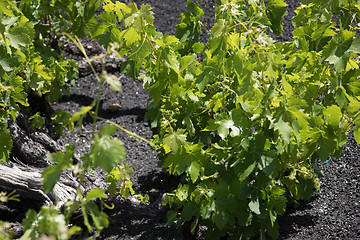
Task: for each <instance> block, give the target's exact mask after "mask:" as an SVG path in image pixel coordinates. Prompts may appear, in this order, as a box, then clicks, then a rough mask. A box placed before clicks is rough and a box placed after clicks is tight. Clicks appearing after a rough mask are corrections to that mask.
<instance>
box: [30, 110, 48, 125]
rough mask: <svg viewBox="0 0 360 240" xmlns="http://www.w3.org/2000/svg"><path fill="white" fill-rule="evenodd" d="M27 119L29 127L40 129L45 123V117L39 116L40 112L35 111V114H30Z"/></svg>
mask: <svg viewBox="0 0 360 240" xmlns="http://www.w3.org/2000/svg"><path fill="white" fill-rule="evenodd" d="M29 120H32V121H31V127H33V128H36V129H40V128H42V126H43V125H44V124H45V119H44V118H43V117H42V116H40V112H37V113H36V114H34V115H32V116H31V117H30V118H29Z"/></svg>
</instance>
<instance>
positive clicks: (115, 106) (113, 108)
mask: <svg viewBox="0 0 360 240" xmlns="http://www.w3.org/2000/svg"><path fill="white" fill-rule="evenodd" d="M108 109H109V110H110V112H117V111H118V110H119V109H120V104H118V103H113V104H110V105H109V107H108Z"/></svg>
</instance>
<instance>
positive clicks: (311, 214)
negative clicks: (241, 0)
mask: <svg viewBox="0 0 360 240" xmlns="http://www.w3.org/2000/svg"><path fill="white" fill-rule="evenodd" d="M134 2H136V3H149V4H151V6H152V7H153V11H154V13H155V24H156V26H157V28H158V29H159V30H160V31H162V32H170V33H172V34H173V33H174V32H175V25H176V24H177V23H178V22H179V14H180V13H181V12H183V11H184V10H185V4H186V2H187V1H186V0H171V1H169V0H146V1H145V0H136V1H134ZM199 2H200V1H199ZM288 2H289V3H290V6H289V8H288V9H289V10H291V9H294V8H295V7H296V6H298V4H299V3H298V1H288ZM201 5H202V6H203V7H204V8H205V12H206V13H210V12H211V11H212V1H210V0H204V1H203V2H201ZM292 14H293V13H292ZM291 16H292V15H291V14H290V15H289V16H288V17H287V18H286V19H285V26H284V36H274V38H276V39H277V40H279V41H282V40H289V39H291V36H292V35H291V31H292V26H291V24H289V21H290V19H291ZM204 20H205V21H207V22H209V24H211V18H209V19H206V18H205V19H204ZM203 37H204V38H206V35H204V36H203ZM84 42H85V43H86V41H84ZM86 46H87V49H88V50H89V53H90V54H92V55H96V54H98V53H99V52H101V48H100V47H99V46H98V45H96V43H87V44H86ZM71 49H72V50H71ZM64 55H65V56H71V57H74V58H76V59H82V57H81V54H79V53H78V52H77V51H76V49H75V50H74V48H71V46H65V45H64ZM113 71H114V72H113V74H116V75H117V76H119V77H120V76H121V75H120V73H119V69H113ZM121 82H122V85H123V92H122V93H117V92H114V91H112V90H111V89H110V88H109V87H108V86H106V85H105V87H104V88H103V92H102V96H101V100H102V101H101V109H100V116H101V117H104V118H107V119H110V120H112V121H114V122H116V123H118V124H119V125H121V126H122V127H125V128H126V129H128V130H130V131H132V132H135V133H137V134H139V135H141V136H143V137H145V138H147V139H150V138H151V137H152V135H153V131H152V130H151V129H150V126H149V123H148V121H147V120H145V119H144V115H145V108H146V102H147V93H146V92H145V91H144V90H143V88H142V83H141V82H140V81H133V80H131V79H129V78H128V77H125V76H121ZM97 89H98V82H97V81H96V79H95V77H94V76H93V75H86V76H82V77H81V78H80V79H79V80H78V81H77V82H76V85H75V86H74V87H71V88H70V92H71V95H70V96H68V97H64V98H63V99H62V100H61V101H60V102H59V103H56V104H54V105H53V108H55V109H56V108H61V109H64V110H67V111H69V112H71V113H74V112H76V111H78V110H79V109H80V107H82V106H87V105H90V104H91V102H92V101H93V99H94V98H95V97H96V93H97ZM110 104H119V106H120V109H119V110H118V111H116V112H111V111H109V110H108V107H109V105H110ZM101 124H102V123H101V122H100V123H99V125H101ZM90 130H91V121H90V120H89V119H88V120H86V121H85V122H84V129H83V131H81V132H80V131H79V130H76V131H75V132H70V133H66V134H64V135H63V136H62V137H61V138H60V139H59V142H61V143H63V144H65V143H72V144H76V145H77V146H78V154H81V153H83V152H85V151H86V150H87V149H88V147H89V146H88V144H89V141H88V139H89V137H90V134H91V133H90ZM116 136H117V137H118V138H119V139H121V140H122V141H123V142H124V144H125V147H126V154H127V162H128V163H129V164H130V166H131V167H132V168H133V169H134V173H135V175H134V176H133V182H134V189H135V191H137V192H138V193H142V194H146V193H148V194H149V195H150V197H151V199H150V201H151V204H150V205H148V206H145V205H142V204H138V205H136V204H133V203H130V201H125V200H121V199H120V198H117V199H116V200H115V204H116V208H115V209H114V210H111V211H108V214H109V215H110V222H111V223H110V226H109V228H108V229H105V230H104V231H103V232H102V233H101V236H99V237H98V238H97V239H147V240H153V239H164V240H169V239H186V238H185V237H183V236H182V235H181V234H179V233H178V231H177V230H176V229H175V228H172V227H167V226H166V208H165V207H162V206H161V197H162V194H163V193H165V192H166V191H170V190H171V189H174V188H175V187H176V186H177V181H176V178H172V177H169V176H167V174H165V173H162V172H161V169H160V168H159V167H158V165H157V162H158V159H157V156H156V152H155V151H154V149H152V148H151V147H150V146H148V145H147V144H146V143H143V142H140V143H138V142H136V141H135V140H134V139H133V138H131V137H129V136H128V135H127V134H126V133H124V132H121V131H118V132H117V135H116ZM359 156H360V149H359V146H357V144H356V143H355V141H354V140H353V137H352V136H350V137H349V142H348V144H347V146H346V147H345V150H344V153H343V155H342V156H341V158H340V159H338V160H334V161H330V162H328V163H324V164H321V166H322V168H323V170H324V174H325V177H324V178H322V179H321V190H320V192H319V193H316V194H315V195H314V196H313V198H312V199H311V200H310V201H307V202H302V204H301V205H300V207H299V208H298V209H296V210H293V209H289V211H288V212H287V213H286V214H285V215H284V216H281V217H280V218H279V224H280V236H279V239H360V190H359V189H360V159H359ZM93 184H94V185H95V186H102V185H103V183H102V182H101V179H97V178H94V179H93Z"/></svg>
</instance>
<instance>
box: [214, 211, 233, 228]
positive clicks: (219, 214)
mask: <svg viewBox="0 0 360 240" xmlns="http://www.w3.org/2000/svg"><path fill="white" fill-rule="evenodd" d="M228 215H229V214H228V213H227V212H226V211H224V210H215V212H214V213H213V216H212V219H213V221H214V222H215V224H216V226H217V227H218V228H219V229H220V230H222V229H224V227H225V226H226V224H227V221H228V218H229V216H228Z"/></svg>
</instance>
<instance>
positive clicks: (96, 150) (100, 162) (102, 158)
mask: <svg viewBox="0 0 360 240" xmlns="http://www.w3.org/2000/svg"><path fill="white" fill-rule="evenodd" d="M90 153H91V158H92V160H93V165H94V167H101V168H102V169H103V170H104V171H106V172H110V171H111V170H112V169H113V168H114V167H115V166H116V164H119V163H121V162H122V161H124V160H125V148H124V144H123V142H122V141H120V140H119V139H117V138H115V139H110V138H109V137H107V136H105V137H101V138H100V139H99V140H97V141H96V142H95V143H94V144H93V145H92V147H91V152H90Z"/></svg>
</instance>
